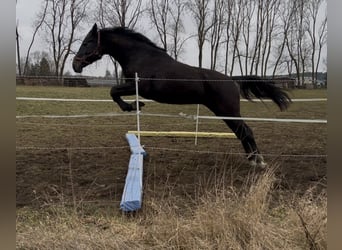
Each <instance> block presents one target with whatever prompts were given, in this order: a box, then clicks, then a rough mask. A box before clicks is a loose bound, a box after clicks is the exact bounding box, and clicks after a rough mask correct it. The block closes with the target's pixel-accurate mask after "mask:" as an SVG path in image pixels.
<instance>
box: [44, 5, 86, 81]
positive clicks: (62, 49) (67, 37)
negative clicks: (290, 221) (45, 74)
mask: <svg viewBox="0 0 342 250" xmlns="http://www.w3.org/2000/svg"><path fill="white" fill-rule="evenodd" d="M45 2H46V4H47V12H46V18H45V19H44V28H45V31H46V40H47V42H48V44H49V45H50V48H51V50H52V56H53V62H54V70H55V75H56V76H62V75H63V73H64V67H65V63H66V60H67V58H68V56H69V55H70V53H71V47H72V45H73V44H74V42H75V41H76V38H75V30H76V29H77V28H78V27H79V26H80V24H81V21H82V20H83V19H84V18H85V17H86V10H87V5H88V3H89V0H70V1H68V0H45Z"/></svg>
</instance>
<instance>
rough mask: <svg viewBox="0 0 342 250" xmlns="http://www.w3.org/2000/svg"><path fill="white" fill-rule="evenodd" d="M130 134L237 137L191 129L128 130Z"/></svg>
mask: <svg viewBox="0 0 342 250" xmlns="http://www.w3.org/2000/svg"><path fill="white" fill-rule="evenodd" d="M128 133H129V134H135V135H137V134H138V133H140V136H146V137H148V136H150V137H152V136H160V137H162V136H163V137H192V138H193V137H202V138H209V137H216V138H236V135H235V134H234V133H221V132H198V131H197V132H191V131H139V132H138V131H135V130H130V131H128Z"/></svg>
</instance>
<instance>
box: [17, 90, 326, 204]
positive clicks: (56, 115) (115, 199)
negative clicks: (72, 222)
mask: <svg viewBox="0 0 342 250" xmlns="http://www.w3.org/2000/svg"><path fill="white" fill-rule="evenodd" d="M291 94H292V95H293V96H292V97H294V98H300V99H307V98H323V99H324V98H326V92H325V91H323V90H318V91H312V92H310V90H307V91H304V90H298V91H293V92H292V93H291ZM17 96H18V97H22V96H26V97H32V98H33V97H40V98H75V99H80V98H87V99H101V100H103V99H107V98H108V88H86V89H85V88H62V87H59V88H53V87H22V86H21V87H17ZM133 99H134V97H133ZM241 107H242V114H243V115H244V116H246V117H259V118H264V117H274V118H280V119H316V120H324V119H326V117H327V116H326V101H324V100H323V101H322V100H321V101H317V102H314V101H313V102H299V101H298V102H294V103H293V104H292V105H291V107H290V109H289V110H288V111H287V112H282V113H281V112H279V111H278V110H277V108H276V107H275V106H274V105H273V104H271V103H249V102H248V103H247V102H243V103H241ZM143 113H145V114H146V115H141V116H140V122H141V129H142V130H147V131H192V132H193V131H195V127H196V123H195V120H194V119H187V118H186V117H181V116H180V115H179V114H180V113H183V114H188V115H194V114H196V105H165V104H158V103H154V102H150V103H147V104H146V106H145V107H144V109H143ZM149 114H150V115H149ZM151 114H164V116H157V115H151ZM200 114H201V115H203V116H204V115H212V114H211V113H210V112H209V111H208V110H206V109H205V108H204V107H202V106H201V107H200ZM248 124H249V125H250V127H251V128H252V129H253V131H254V135H255V137H256V141H257V143H258V145H259V147H260V150H261V152H262V153H263V155H264V156H265V158H266V161H267V162H268V163H269V164H275V165H277V176H278V178H279V188H281V189H284V190H299V191H298V192H300V191H301V190H305V189H306V188H307V187H310V186H311V185H317V183H318V184H319V186H321V187H322V188H325V185H326V181H327V180H326V169H327V157H326V143H327V127H326V124H321V123H318V124H309V123H273V122H266V121H262V122H260V121H248ZM16 126H17V134H16V150H17V152H16V154H17V158H16V164H17V205H18V206H21V205H31V206H35V205H41V204H44V202H47V200H49V201H55V202H62V201H63V202H65V203H69V204H74V205H75V204H76V205H77V204H86V203H91V204H93V203H98V204H106V205H108V206H113V208H118V207H119V203H120V199H121V195H122V192H123V188H124V181H125V177H126V174H127V166H128V161H129V157H130V150H129V146H128V144H127V141H126V140H125V134H126V133H127V131H129V130H136V118H135V114H127V113H122V112H120V111H119V109H118V107H117V106H116V105H115V104H113V103H111V102H57V101H29V100H17V122H16ZM199 131H200V132H201V131H202V132H203V131H205V132H224V133H229V132H231V131H229V130H228V129H227V128H226V126H225V124H224V123H223V122H222V121H220V120H205V119H201V120H200V121H199ZM141 144H142V145H144V148H145V150H146V151H147V152H148V157H147V159H146V160H145V161H144V195H145V196H153V197H156V198H158V197H160V198H162V197H163V196H164V195H165V194H166V193H168V192H170V191H172V193H173V194H175V195H176V196H180V197H182V196H196V195H197V194H198V192H200V190H199V189H198V188H197V187H198V183H201V182H204V181H207V182H209V180H211V181H213V179H214V176H215V175H217V174H218V173H225V175H226V177H227V183H229V185H237V186H238V185H240V184H241V183H242V181H243V179H244V178H246V177H247V176H248V175H249V172H250V171H252V169H251V168H250V166H249V164H248V162H247V161H246V159H245V156H244V152H243V149H242V147H241V144H240V142H239V141H238V140H236V139H227V138H198V144H197V145H196V146H195V145H194V138H192V137H175V136H172V137H142V138H141Z"/></svg>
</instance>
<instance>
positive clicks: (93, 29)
mask: <svg viewBox="0 0 342 250" xmlns="http://www.w3.org/2000/svg"><path fill="white" fill-rule="evenodd" d="M91 31H92V32H93V33H94V34H97V24H96V23H95V24H94V26H93V28H92V30H91Z"/></svg>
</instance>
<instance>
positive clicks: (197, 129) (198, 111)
mask: <svg viewBox="0 0 342 250" xmlns="http://www.w3.org/2000/svg"><path fill="white" fill-rule="evenodd" d="M198 116H199V104H197V115H196V134H195V145H196V146H197V135H198Z"/></svg>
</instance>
